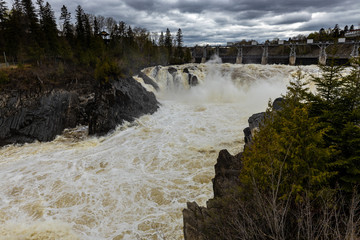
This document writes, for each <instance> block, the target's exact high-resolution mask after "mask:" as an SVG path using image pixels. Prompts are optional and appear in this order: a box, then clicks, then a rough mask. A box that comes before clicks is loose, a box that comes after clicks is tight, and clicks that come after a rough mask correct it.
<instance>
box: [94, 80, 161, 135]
mask: <svg viewBox="0 0 360 240" xmlns="http://www.w3.org/2000/svg"><path fill="white" fill-rule="evenodd" d="M90 108H91V110H90V114H89V115H90V116H89V117H90V119H89V134H97V135H104V134H106V133H108V132H109V131H110V130H113V129H114V128H115V127H116V126H117V125H119V124H120V123H122V122H123V121H133V120H134V119H135V118H138V117H140V116H141V115H144V114H151V113H154V112H155V111H156V110H157V109H158V102H157V100H156V97H155V95H154V94H153V93H151V92H148V91H146V89H145V88H143V86H142V85H141V84H140V83H139V82H137V81H136V80H135V79H133V78H132V77H130V78H127V79H122V80H120V81H115V82H113V83H112V84H109V85H107V86H106V87H104V88H103V90H102V91H99V92H97V94H96V95H95V102H94V104H93V105H92V106H90Z"/></svg>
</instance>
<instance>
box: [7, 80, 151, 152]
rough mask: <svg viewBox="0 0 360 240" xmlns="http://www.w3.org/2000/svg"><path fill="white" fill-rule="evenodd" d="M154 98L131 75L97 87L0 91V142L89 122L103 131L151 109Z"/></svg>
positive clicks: (46, 135)
mask: <svg viewBox="0 0 360 240" xmlns="http://www.w3.org/2000/svg"><path fill="white" fill-rule="evenodd" d="M157 108H158V102H157V100H156V98H155V95H154V94H153V93H150V92H147V91H146V90H145V89H144V88H143V87H142V86H141V84H140V83H138V82H137V81H136V80H134V79H133V78H127V79H122V80H118V81H113V82H112V83H110V84H107V85H103V86H101V87H98V88H97V87H89V88H86V89H84V88H77V89H76V88H74V89H73V90H72V89H71V86H70V87H68V88H66V90H65V89H63V88H62V89H54V90H51V91H46V90H41V91H38V92H27V93H22V92H19V91H7V92H2V93H1V94H0V146H4V145H7V144H13V143H20V144H22V143H27V142H33V141H35V140H38V141H51V140H53V139H54V138H55V137H56V135H59V134H61V133H62V132H63V130H64V129H65V128H73V127H76V126H77V125H85V126H86V125H87V126H89V134H98V135H104V134H106V133H108V132H109V131H110V130H113V129H114V128H115V127H116V126H117V125H119V124H121V123H122V122H123V121H124V120H126V121H132V120H134V118H137V117H139V116H141V115H143V114H149V113H153V112H155V111H156V110H157Z"/></svg>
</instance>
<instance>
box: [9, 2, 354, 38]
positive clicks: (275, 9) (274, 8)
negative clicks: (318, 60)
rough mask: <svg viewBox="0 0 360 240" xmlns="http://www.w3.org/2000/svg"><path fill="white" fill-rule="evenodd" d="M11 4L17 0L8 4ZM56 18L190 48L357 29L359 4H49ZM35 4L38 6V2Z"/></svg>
mask: <svg viewBox="0 0 360 240" xmlns="http://www.w3.org/2000/svg"><path fill="white" fill-rule="evenodd" d="M7 1H8V2H9V3H10V5H11V3H12V1H13V0H7ZM48 1H49V3H50V4H51V6H52V7H53V9H54V11H55V12H56V16H57V18H58V17H59V12H60V9H61V7H62V5H63V4H64V5H66V6H67V7H68V9H69V11H71V12H72V16H73V19H74V16H75V14H74V12H75V9H76V6H77V5H81V6H82V7H83V9H84V10H85V12H86V13H91V14H95V15H102V16H104V17H113V18H114V19H116V20H117V21H125V22H126V23H127V24H130V25H131V26H140V27H144V28H147V29H148V30H149V31H150V32H158V33H159V32H161V31H163V32H165V31H166V28H169V29H170V31H171V32H172V33H173V35H175V32H176V31H177V29H178V28H181V29H182V32H183V35H184V42H185V44H186V45H195V44H207V43H209V44H225V43H226V42H231V41H239V40H242V39H256V40H258V41H260V42H261V41H265V40H266V39H273V38H280V39H287V38H289V37H293V36H296V35H298V34H304V35H307V34H309V33H310V32H313V31H318V30H319V29H320V28H329V27H334V26H335V24H339V25H340V27H342V28H343V27H344V26H345V25H349V26H350V25H352V24H354V25H355V26H357V25H358V23H359V22H360V11H359V10H360V1H359V0H344V1H338V0H336V1H335V0H272V1H269V0H101V1H99V0H48ZM33 2H34V3H35V2H36V1H35V0H33Z"/></svg>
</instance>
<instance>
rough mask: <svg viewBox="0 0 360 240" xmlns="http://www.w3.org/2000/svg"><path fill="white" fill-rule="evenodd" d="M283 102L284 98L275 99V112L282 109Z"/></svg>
mask: <svg viewBox="0 0 360 240" xmlns="http://www.w3.org/2000/svg"><path fill="white" fill-rule="evenodd" d="M283 101H284V99H283V98H277V99H275V100H274V102H273V109H274V110H275V111H280V110H281V109H282V106H281V104H282V102H283Z"/></svg>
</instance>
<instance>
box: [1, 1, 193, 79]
mask: <svg viewBox="0 0 360 240" xmlns="http://www.w3.org/2000/svg"><path fill="white" fill-rule="evenodd" d="M58 21H59V24H57V19H55V16H54V11H53V10H52V8H51V5H50V4H49V3H48V2H46V3H44V1H43V0H37V2H36V4H34V3H33V2H32V1H31V0H14V2H13V5H12V6H11V7H10V8H9V7H8V6H7V5H6V3H5V1H4V0H0V52H1V55H2V58H3V61H2V62H3V63H4V62H7V63H10V64H11V63H15V64H20V65H21V64H30V65H32V66H37V67H39V66H44V65H52V66H56V65H59V64H60V68H62V69H60V70H61V71H63V68H64V67H63V65H64V64H65V65H72V66H77V67H79V68H83V69H84V68H87V69H93V70H94V76H95V78H97V79H98V80H99V81H107V80H108V78H109V76H110V77H111V76H115V75H116V76H120V77H121V76H128V75H131V74H132V73H133V72H134V71H137V70H139V69H141V68H143V67H146V66H150V65H156V64H163V65H167V64H181V63H184V62H189V61H190V60H191V55H190V50H189V49H187V48H184V47H183V35H182V31H181V29H178V31H177V33H176V34H175V35H172V34H171V32H170V30H169V29H166V32H165V33H163V32H161V34H160V36H157V37H156V38H155V37H154V36H151V34H150V32H149V31H148V30H147V29H145V28H141V27H132V26H130V25H128V24H126V23H125V22H123V21H117V20H115V19H113V18H111V17H108V18H106V17H103V16H95V15H92V14H87V13H86V12H85V11H84V9H83V8H82V7H81V6H80V5H79V6H77V8H76V11H75V16H71V13H70V12H69V10H68V9H67V7H66V6H65V5H63V7H62V8H61V16H60V18H59V19H58ZM73 22H74V23H75V24H73ZM58 26H61V27H60V28H61V29H58Z"/></svg>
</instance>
